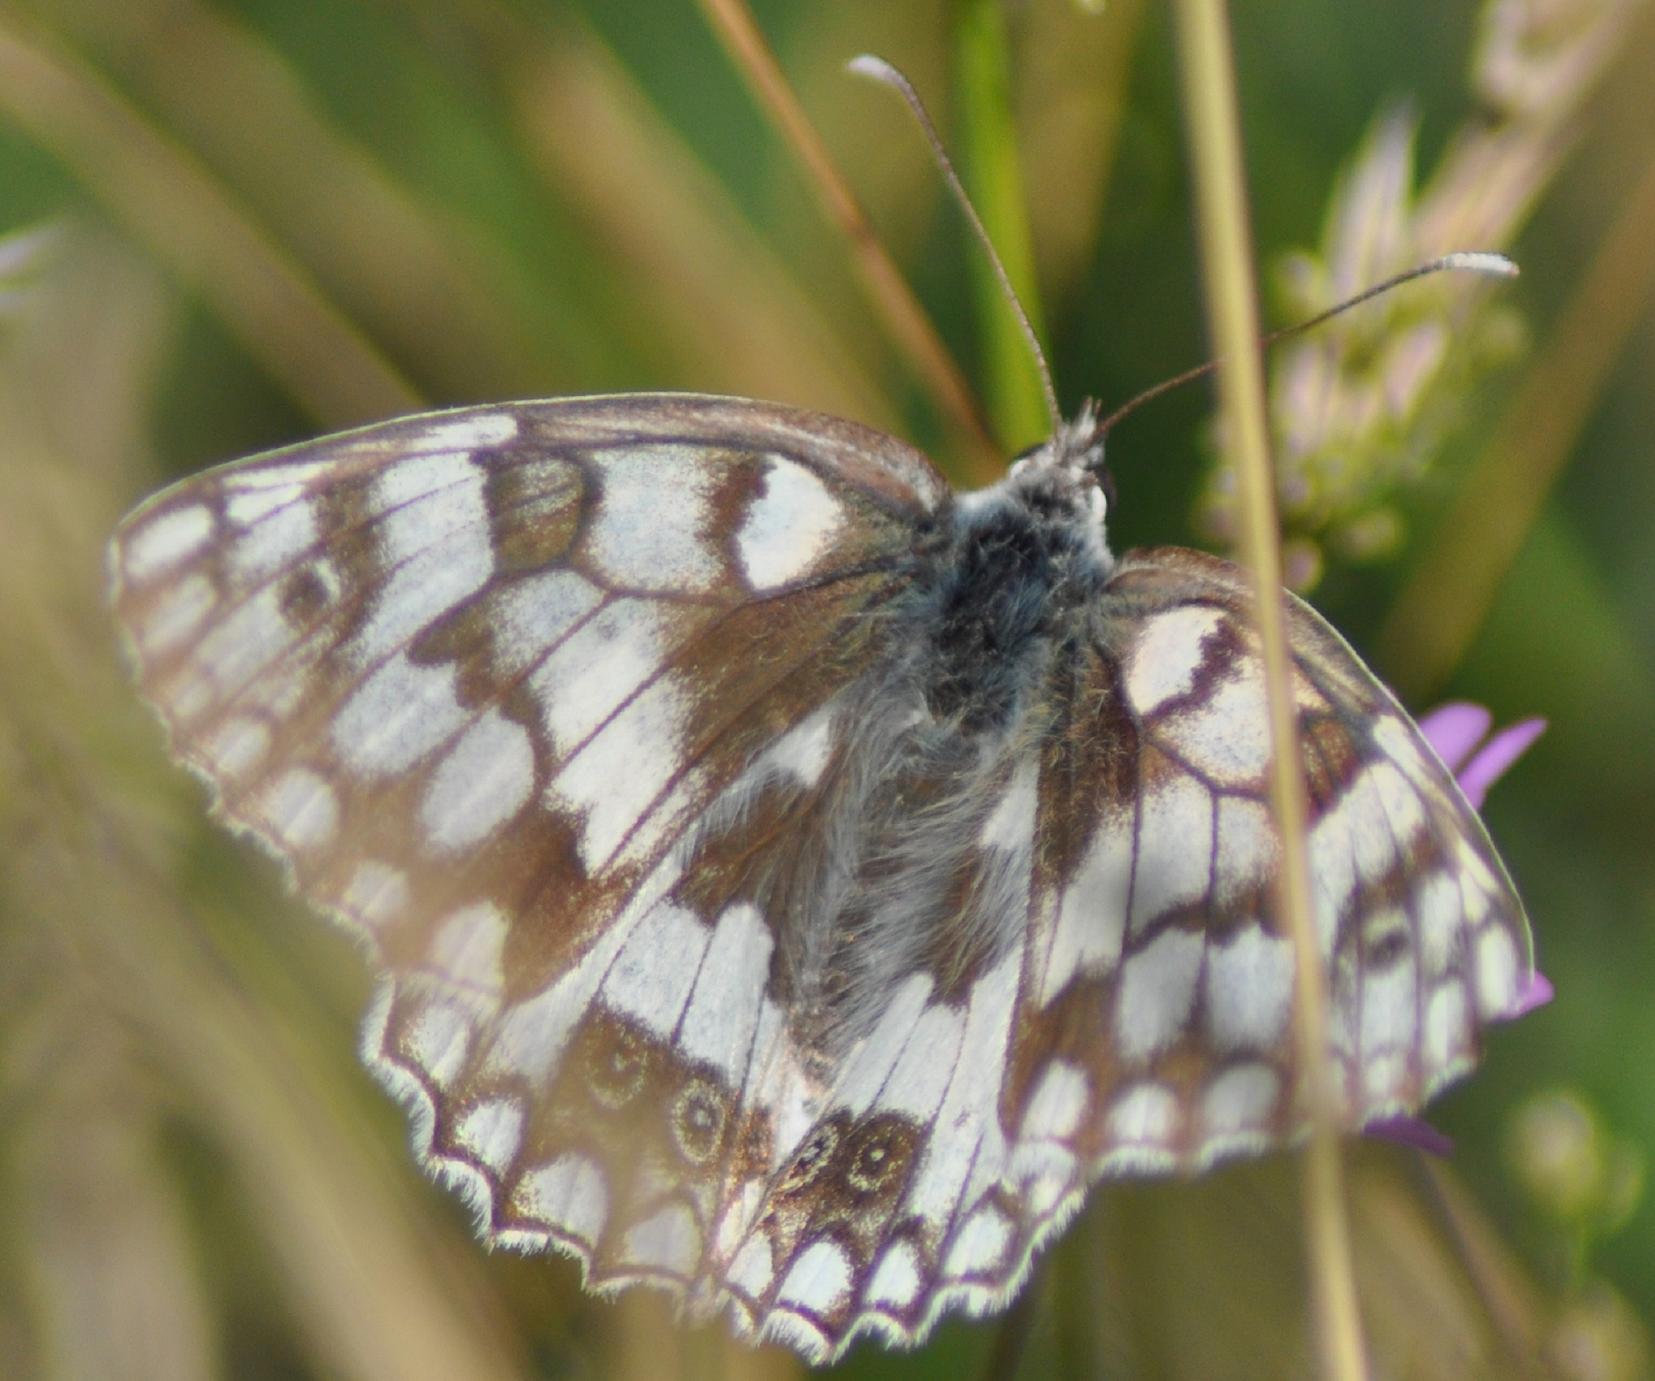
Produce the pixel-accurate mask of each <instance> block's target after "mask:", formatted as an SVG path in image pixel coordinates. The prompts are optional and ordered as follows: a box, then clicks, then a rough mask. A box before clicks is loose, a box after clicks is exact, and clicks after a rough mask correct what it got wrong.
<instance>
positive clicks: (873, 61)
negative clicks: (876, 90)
mask: <svg viewBox="0 0 1655 1381" xmlns="http://www.w3.org/2000/svg"><path fill="white" fill-rule="evenodd" d="M845 71H847V72H850V73H852V74H853V75H855V76H858V77H872V78H873V79H874V81H876V82H884V83H885V84H886V85H887V86H895V85H896V84H897V82H898V81H899V80H900V78H899V76H898V74H897V70H896V68H894V67H892V66H891V64H890V63H888V62H886V61H885V59H884V58H882V57H880V56H878V55H877V54H875V53H858V54H857V55H856V56H855V57H853V58H852V59H851V60H850V61H849V62H847V63H846V64H845Z"/></svg>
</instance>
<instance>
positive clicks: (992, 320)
mask: <svg viewBox="0 0 1655 1381" xmlns="http://www.w3.org/2000/svg"><path fill="white" fill-rule="evenodd" d="M954 13H955V21H954V29H953V32H954V65H955V73H956V80H955V83H954V85H955V89H956V90H957V91H958V92H959V95H960V102H961V132H962V139H963V144H962V152H963V153H964V155H965V158H964V162H965V165H966V176H967V178H968V180H969V182H970V184H971V199H972V202H973V204H974V205H975V206H976V208H977V214H978V215H979V216H980V217H981V218H982V221H983V225H984V227H985V228H986V229H987V230H988V234H989V238H990V239H991V240H992V241H993V242H994V246H995V248H996V249H997V250H998V251H999V254H1000V258H1001V259H1002V261H1003V262H1004V263H1005V266H1006V273H1007V275H1008V276H1009V277H1010V279H1011V281H1012V286H1013V287H1014V288H1015V289H1016V291H1017V295H1018V297H1019V298H1020V299H1021V300H1022V303H1023V309H1024V311H1025V312H1027V313H1028V316H1029V321H1030V324H1031V325H1032V326H1033V327H1034V329H1035V331H1036V333H1037V334H1039V335H1041V336H1042V337H1043V336H1044V335H1045V332H1044V330H1043V329H1042V325H1041V312H1040V300H1039V293H1038V284H1037V281H1036V277H1035V271H1034V241H1033V235H1032V233H1031V231H1030V228H1029V210H1028V198H1027V196H1026V195H1025V194H1024V190H1023V169H1022V163H1021V160H1020V158H1019V156H1018V151H1017V134H1016V129H1015V126H1014V122H1013V119H1012V109H1011V67H1010V62H1009V60H1008V57H1007V42H1006V19H1005V14H1004V5H1003V0H956V4H955V6H954ZM971 265H972V273H971V281H972V286H973V289H974V291H975V294H976V298H977V319H978V321H979V322H981V323H982V331H983V358H984V372H985V381H984V392H985V393H986V394H987V395H988V411H989V416H990V417H992V418H993V420H994V424H995V426H996V428H997V429H998V431H999V433H1000V439H1001V441H1002V442H1004V443H1005V444H1006V446H1007V447H1008V448H1009V449H1010V450H1012V451H1014V452H1015V451H1020V450H1022V449H1023V448H1024V447H1025V446H1031V445H1034V444H1035V443H1037V442H1040V441H1043V440H1045V439H1046V436H1047V434H1048V433H1049V432H1050V431H1051V422H1050V419H1049V418H1048V417H1047V412H1046V401H1045V394H1044V391H1043V389H1042V388H1041V384H1040V374H1039V371H1038V368H1037V366H1036V364H1035V362H1034V360H1033V359H1032V358H1030V355H1029V347H1028V342H1026V341H1025V340H1024V339H1023V333H1022V331H1021V330H1020V329H1019V327H1018V324H1017V319H1016V317H1015V316H1014V315H1013V313H1012V312H1011V311H1010V310H1009V308H1008V307H1007V304H1006V301H1005V295H1004V294H1003V292H1002V291H1001V288H1000V283H999V281H998V279H996V277H995V276H994V274H993V272H992V271H991V270H990V268H989V266H988V265H987V264H986V263H984V262H983V259H982V257H981V256H980V255H972V256H971Z"/></svg>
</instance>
